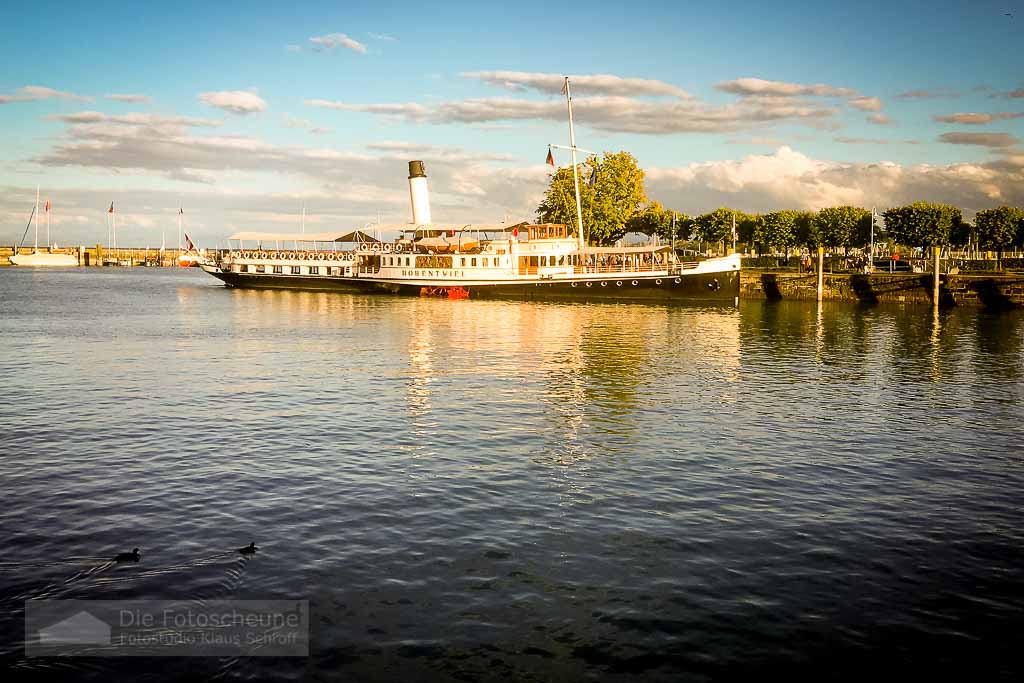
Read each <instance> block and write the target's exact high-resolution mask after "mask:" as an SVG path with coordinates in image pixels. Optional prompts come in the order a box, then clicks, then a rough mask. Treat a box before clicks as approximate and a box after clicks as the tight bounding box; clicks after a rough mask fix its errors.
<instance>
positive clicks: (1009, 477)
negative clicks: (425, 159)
mask: <svg viewBox="0 0 1024 683" xmlns="http://www.w3.org/2000/svg"><path fill="white" fill-rule="evenodd" d="M0 309H2V316H0V378H2V382H3V393H2V399H0V427H2V440H3V441H2V444H3V445H2V449H0V453H2V455H0V490H2V498H3V504H2V506H0V601H2V603H3V609H2V610H0V636H2V640H0V669H3V670H4V671H6V672H7V673H6V674H5V679H6V680H13V679H18V680H22V679H24V680H39V679H41V678H43V677H47V678H48V679H49V678H52V679H55V680H87V681H107V680H120V679H122V678H124V679H127V678H128V677H129V676H130V677H131V678H132V679H133V680H153V681H158V680H211V679H217V680H227V681H236V680H327V679H344V680H353V681H356V680H358V681H378V680H381V681H383V680H394V679H397V678H401V679H403V680H521V679H526V680H612V681H630V680H645V681H646V680H665V681H677V680H721V679H724V678H730V679H737V678H739V679H743V678H751V677H753V676H758V677H761V676H765V675H768V676H771V675H785V676H789V677H795V678H801V677H805V676H806V677H816V678H817V677H821V678H825V679H837V680H847V679H848V680H862V679H864V678H865V677H867V676H892V675H905V676H908V677H914V678H922V677H923V676H925V675H933V676H938V677H943V678H945V677H951V676H958V677H965V676H970V677H971V679H977V680H1001V679H1002V680H1012V679H1018V680H1019V678H1020V677H1021V675H1024V665H1022V664H1021V661H1020V657H1019V654H1018V652H1019V647H1020V639H1021V634H1022V633H1024V511H1022V507H1021V491H1022V490H1024V449H1022V447H1021V443H1022V436H1024V427H1022V425H1024V400H1022V399H1024V383H1022V377H1024V315H1022V314H1021V313H1020V312H1009V313H1001V314H996V313H989V312H985V311H981V310H976V309H970V310H968V309H953V310H948V311H947V310H942V311H939V312H933V311H932V309H931V308H929V307H886V306H874V307H858V306H855V305H847V304H838V303H836V304H828V303H826V304H825V305H824V306H819V305H817V304H815V303H813V302H810V303H809V302H778V303H766V302H760V301H742V302H740V304H739V305H738V306H716V307H704V306H682V305H660V304H659V305H634V304H600V305H590V304H565V303H557V304H555V303H552V304H544V303H523V302H500V301H476V300H459V301H449V300H443V299H427V298H403V297H391V296H383V295H381V296H373V295H359V294H343V293H313V292H274V291H245V290H231V289H227V288H225V287H223V286H220V285H219V283H217V281H215V280H213V278H210V277H208V276H206V275H204V274H203V273H201V272H198V271H197V270H195V269H192V270H171V269H102V270H100V269H72V270H66V271H47V272H41V271H34V270H22V269H5V270H3V271H2V272H0ZM253 540H254V541H255V542H256V543H257V545H258V546H259V547H260V550H259V552H258V553H256V554H255V555H253V556H248V557H247V556H241V555H239V554H238V553H237V552H234V549H236V548H238V547H239V546H243V545H246V544H248V543H249V542H250V541H253ZM133 547H139V548H140V549H141V553H142V559H141V561H140V562H138V563H123V564H118V565H112V564H110V563H109V562H106V561H105V560H106V559H109V558H110V557H112V556H113V555H115V554H117V553H120V552H124V551H129V550H131V549H132V548H133ZM236 598H237V599H297V600H308V601H309V603H310V614H311V626H310V634H311V640H310V653H309V656H308V657H299V658H285V657H270V658H258V657H238V658H202V659H172V658H167V659H157V658H101V657H86V658H62V659H52V658H35V657H26V656H25V654H24V651H23V645H24V640H25V628H24V613H23V608H24V603H25V601H26V600H29V599H39V600H43V599H77V600H120V599H124V600H141V599H154V600H156V599H188V600H209V599H236Z"/></svg>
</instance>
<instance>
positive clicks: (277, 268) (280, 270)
mask: <svg viewBox="0 0 1024 683" xmlns="http://www.w3.org/2000/svg"><path fill="white" fill-rule="evenodd" d="M274 272H275V273H278V274H280V273H283V272H284V266H274Z"/></svg>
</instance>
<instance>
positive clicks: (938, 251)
mask: <svg viewBox="0 0 1024 683" xmlns="http://www.w3.org/2000/svg"><path fill="white" fill-rule="evenodd" d="M933 249H935V283H934V286H933V289H932V302H933V304H934V305H935V306H938V305H939V255H940V254H941V253H942V247H940V246H938V245H936V246H935V247H933Z"/></svg>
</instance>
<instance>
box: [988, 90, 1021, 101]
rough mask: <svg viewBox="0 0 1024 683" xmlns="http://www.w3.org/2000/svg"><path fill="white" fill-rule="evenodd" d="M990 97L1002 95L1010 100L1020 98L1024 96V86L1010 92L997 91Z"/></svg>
mask: <svg viewBox="0 0 1024 683" xmlns="http://www.w3.org/2000/svg"><path fill="white" fill-rule="evenodd" d="M990 97H1002V98H1004V99H1009V100H1019V99H1020V98H1022V97H1024V88H1017V89H1016V90H1011V91H1009V92H997V93H996V94H994V95H990Z"/></svg>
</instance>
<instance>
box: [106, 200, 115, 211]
mask: <svg viewBox="0 0 1024 683" xmlns="http://www.w3.org/2000/svg"><path fill="white" fill-rule="evenodd" d="M107 213H114V202H110V208H109V209H107Z"/></svg>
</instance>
